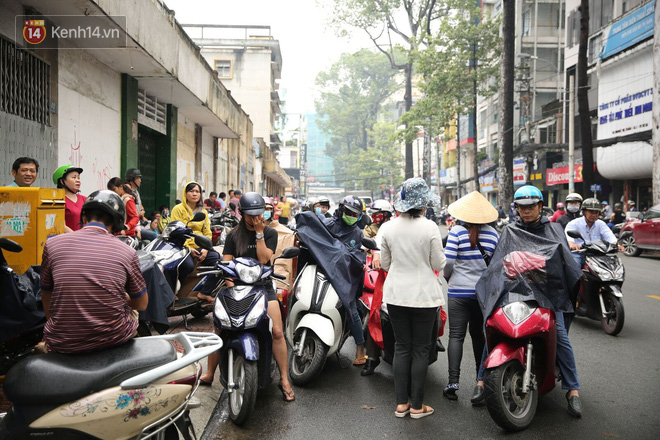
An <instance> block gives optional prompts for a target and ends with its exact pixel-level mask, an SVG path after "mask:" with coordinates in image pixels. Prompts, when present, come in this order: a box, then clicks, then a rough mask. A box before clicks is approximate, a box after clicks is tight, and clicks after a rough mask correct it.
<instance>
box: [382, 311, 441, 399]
mask: <svg viewBox="0 0 660 440" xmlns="http://www.w3.org/2000/svg"><path fill="white" fill-rule="evenodd" d="M387 309H388V311H389V314H390V319H391V320H392V329H393V330H394V338H395V339H396V342H395V344H394V365H393V366H394V391H395V393H396V403H397V405H404V404H406V403H408V402H409V401H410V403H411V405H412V408H413V409H422V401H423V400H424V384H425V382H426V373H427V371H428V367H429V351H430V350H431V345H432V343H434V342H435V338H436V337H437V335H434V334H433V325H434V324H435V320H436V317H437V314H438V308H437V307H422V308H417V307H403V306H395V305H388V306H387Z"/></svg>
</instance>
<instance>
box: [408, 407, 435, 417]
mask: <svg viewBox="0 0 660 440" xmlns="http://www.w3.org/2000/svg"><path fill="white" fill-rule="evenodd" d="M434 412H435V410H434V409H433V408H431V407H430V406H426V405H422V412H421V413H413V412H411V413H410V418H411V419H421V418H422V417H426V416H430V415H431V414H433V413H434Z"/></svg>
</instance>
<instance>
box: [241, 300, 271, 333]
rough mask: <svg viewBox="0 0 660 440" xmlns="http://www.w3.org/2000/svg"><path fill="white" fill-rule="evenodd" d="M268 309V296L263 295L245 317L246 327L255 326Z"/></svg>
mask: <svg viewBox="0 0 660 440" xmlns="http://www.w3.org/2000/svg"><path fill="white" fill-rule="evenodd" d="M265 311H266V297H262V298H260V299H259V301H257V302H256V303H255V304H254V305H253V306H252V310H250V313H248V315H247V317H246V318H245V328H248V327H254V326H255V325H257V322H259V318H261V316H262V315H263V314H264V312H265Z"/></svg>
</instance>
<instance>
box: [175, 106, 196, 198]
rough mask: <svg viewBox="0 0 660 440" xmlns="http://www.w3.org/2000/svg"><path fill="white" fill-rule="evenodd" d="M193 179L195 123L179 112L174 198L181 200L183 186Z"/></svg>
mask: <svg viewBox="0 0 660 440" xmlns="http://www.w3.org/2000/svg"><path fill="white" fill-rule="evenodd" d="M194 179H195V123H194V122H193V121H192V120H190V119H188V118H186V117H185V116H183V114H182V113H181V112H179V124H178V126H177V158H176V181H177V185H176V189H177V193H176V194H177V195H176V198H177V199H179V200H182V199H181V197H182V194H183V192H182V191H183V186H184V185H185V184H186V183H188V182H190V181H191V180H194Z"/></svg>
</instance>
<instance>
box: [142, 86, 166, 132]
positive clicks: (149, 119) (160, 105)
mask: <svg viewBox="0 0 660 440" xmlns="http://www.w3.org/2000/svg"><path fill="white" fill-rule="evenodd" d="M137 98H138V99H137V111H138V122H139V123H140V124H142V125H145V126H147V127H149V128H151V129H153V130H156V131H157V132H159V133H162V134H165V133H167V126H166V122H167V104H166V103H164V102H162V101H159V100H158V98H156V97H155V96H151V95H149V94H148V93H147V92H146V91H145V90H142V89H138V96H137Z"/></svg>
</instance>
